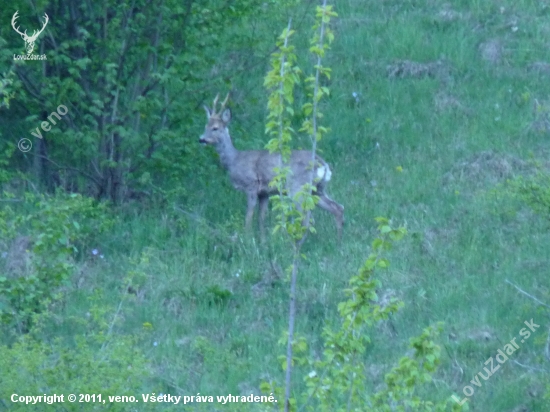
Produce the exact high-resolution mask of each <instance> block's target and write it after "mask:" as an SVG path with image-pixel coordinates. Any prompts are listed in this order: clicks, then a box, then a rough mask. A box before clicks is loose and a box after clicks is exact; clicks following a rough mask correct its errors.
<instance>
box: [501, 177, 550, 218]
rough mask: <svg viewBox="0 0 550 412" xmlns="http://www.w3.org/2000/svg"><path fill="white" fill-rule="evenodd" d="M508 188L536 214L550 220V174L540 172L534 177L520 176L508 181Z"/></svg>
mask: <svg viewBox="0 0 550 412" xmlns="http://www.w3.org/2000/svg"><path fill="white" fill-rule="evenodd" d="M506 186H507V190H509V191H510V193H511V194H513V195H515V196H516V197H517V198H518V199H519V200H521V201H522V202H523V203H525V204H526V205H528V206H529V207H530V208H531V209H533V211H534V212H535V213H538V214H540V215H542V216H543V217H545V218H546V219H550V173H548V172H543V171H539V172H538V173H537V174H536V175H535V176H532V177H523V176H519V177H517V178H515V179H511V180H508V181H507V184H506Z"/></svg>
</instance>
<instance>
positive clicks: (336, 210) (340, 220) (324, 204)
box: [317, 193, 344, 239]
mask: <svg viewBox="0 0 550 412" xmlns="http://www.w3.org/2000/svg"><path fill="white" fill-rule="evenodd" d="M317 206H319V207H320V208H321V209H324V210H326V211H327V212H330V213H332V214H333V215H334V218H335V219H336V229H337V230H338V238H339V239H341V238H342V227H343V226H344V206H342V205H341V204H339V203H336V202H335V201H334V200H332V199H331V198H330V197H328V196H327V195H326V194H324V193H323V194H319V203H317Z"/></svg>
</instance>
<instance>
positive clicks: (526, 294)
mask: <svg viewBox="0 0 550 412" xmlns="http://www.w3.org/2000/svg"><path fill="white" fill-rule="evenodd" d="M505 282H506V283H508V284H510V285H512V286H513V287H515V288H516V289H517V290H519V291H520V292H521V293H523V294H524V295H525V296H528V297H530V298H531V299H533V300H534V301H535V302H537V303H538V304H539V305H542V306H544V307H546V308H549V309H550V305H547V304H546V303H544V302H542V301H540V300H539V299H537V298H536V297H534V296H533V295H530V294H529V293H527V292H526V291H524V290H523V289H521V288H519V287H518V286H516V285H514V284H513V283H512V282H510V281H509V280H508V279H506V280H505Z"/></svg>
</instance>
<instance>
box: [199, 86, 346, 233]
mask: <svg viewBox="0 0 550 412" xmlns="http://www.w3.org/2000/svg"><path fill="white" fill-rule="evenodd" d="M218 97H219V94H218V95H217V96H216V98H215V99H214V104H213V107H212V109H210V108H209V107H208V106H204V109H205V110H206V116H207V118H208V122H207V123H206V127H205V131H204V134H203V135H202V136H201V137H200V139H199V141H200V143H202V144H210V145H213V146H214V147H215V149H216V151H217V152H218V154H219V155H220V160H221V163H222V165H223V167H224V168H226V169H227V170H228V172H229V177H230V179H231V182H232V183H233V186H234V187H235V189H237V190H240V191H241V192H244V193H246V196H247V200H248V210H247V212H246V227H247V228H249V227H250V223H251V221H252V217H253V215H254V208H255V207H256V205H257V204H258V201H259V202H260V216H259V217H260V232H261V234H262V237H263V235H264V219H265V214H266V211H267V206H268V202H269V196H270V195H273V194H276V193H277V190H276V189H274V188H272V187H269V183H270V182H271V180H272V179H273V177H274V176H275V172H274V171H273V169H274V168H275V167H277V166H280V164H281V155H280V154H278V153H269V151H267V150H243V151H241V150H237V149H236V148H235V146H233V143H232V141H231V137H230V136H229V130H228V129H227V126H228V124H229V121H230V120H231V110H230V109H229V108H225V105H226V103H227V100H228V98H229V94H228V95H227V97H226V98H225V100H224V101H223V103H222V104H221V108H220V110H219V111H218V112H217V113H216V104H217V102H218ZM289 163H290V170H291V173H290V174H289V176H288V178H287V188H288V191H289V194H290V195H292V196H293V195H294V194H295V193H297V192H298V191H299V190H300V188H301V187H302V186H303V185H304V184H306V183H309V182H311V178H312V173H315V176H316V178H315V179H314V180H313V185H314V188H315V194H316V195H317V196H319V203H317V205H318V206H319V207H321V208H322V209H325V210H326V211H328V212H330V213H332V214H333V215H334V217H335V219H336V228H337V230H338V238H341V236H342V226H343V224H344V206H342V205H340V204H338V203H336V202H335V201H334V200H332V199H331V198H329V197H328V196H327V195H326V193H325V187H326V185H327V183H328V181H329V180H330V177H331V175H332V172H331V170H330V168H329V166H328V164H327V163H326V162H325V161H324V160H323V159H321V158H320V157H319V156H316V164H315V167H314V168H312V167H311V152H310V151H307V150H295V151H292V154H291V156H290V161H289ZM312 169H313V170H312Z"/></svg>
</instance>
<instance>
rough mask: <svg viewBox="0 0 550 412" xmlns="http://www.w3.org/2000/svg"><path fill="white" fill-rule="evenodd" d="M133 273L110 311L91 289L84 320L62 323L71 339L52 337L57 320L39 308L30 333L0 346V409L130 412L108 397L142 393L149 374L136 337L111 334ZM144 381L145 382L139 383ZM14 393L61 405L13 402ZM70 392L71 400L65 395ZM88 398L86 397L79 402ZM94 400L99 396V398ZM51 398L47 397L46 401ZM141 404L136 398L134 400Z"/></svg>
mask: <svg viewBox="0 0 550 412" xmlns="http://www.w3.org/2000/svg"><path fill="white" fill-rule="evenodd" d="M133 273H134V272H129V275H128V276H127V277H126V278H125V279H124V281H123V283H124V286H126V287H124V288H122V291H123V292H122V296H121V301H120V303H119V304H118V307H117V308H116V309H115V308H114V307H112V306H109V305H108V304H107V303H106V301H105V298H104V297H103V295H102V294H101V293H100V292H99V291H95V292H94V294H93V295H91V296H90V298H89V302H90V306H89V309H88V311H87V313H86V315H85V316H69V317H66V318H64V319H63V323H64V324H65V326H69V327H70V328H71V331H72V333H71V337H70V339H67V338H66V337H63V336H57V337H55V336H51V331H52V329H53V328H52V325H53V324H58V323H59V317H58V316H56V315H55V314H54V313H52V312H50V311H48V310H47V309H46V310H43V311H42V313H40V314H33V315H32V322H29V324H30V327H29V333H27V334H24V335H20V336H19V337H18V338H17V340H16V342H15V343H14V344H13V345H10V346H8V345H4V344H2V345H0V370H2V371H6V372H7V373H2V374H1V376H0V405H4V406H7V405H10V406H9V409H10V410H13V411H57V410H59V407H60V405H63V410H67V411H80V410H82V408H83V406H82V405H83V404H84V403H86V408H85V409H86V410H103V409H104V408H105V404H109V408H110V409H112V410H118V411H123V410H131V408H130V405H128V404H124V403H113V402H112V401H111V402H110V401H109V396H111V397H112V396H118V395H132V396H136V398H137V397H138V394H140V393H142V392H144V382H145V380H146V379H147V376H150V366H149V364H148V361H147V359H146V357H145V356H144V354H143V353H142V352H141V351H140V350H139V349H138V341H139V338H140V337H139V336H137V335H125V334H121V333H120V332H119V333H116V334H115V333H113V332H114V329H116V328H115V327H116V325H117V324H118V323H119V322H120V319H121V315H122V313H121V312H122V311H123V310H124V308H123V303H124V302H125V301H126V300H127V299H132V298H133V297H132V295H131V294H128V293H126V289H127V286H128V285H129V284H130V283H132V278H133V276H134V275H133ZM144 379H145V380H144ZM13 394H16V395H31V394H32V395H36V396H38V395H43V394H46V395H52V394H58V395H63V396H64V399H63V400H64V402H63V403H59V402H57V403H52V404H49V403H48V401H47V400H44V401H42V402H39V403H36V404H35V405H30V404H25V403H21V402H12V399H11V396H12V395H13ZM69 394H75V395H76V396H77V397H76V399H75V401H69V400H68V398H67V397H68V395H69ZM86 394H89V395H90V398H81V396H82V395H84V396H85V395H86ZM98 396H101V398H99V397H98ZM50 399H51V398H50ZM139 400H140V401H141V398H139Z"/></svg>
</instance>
